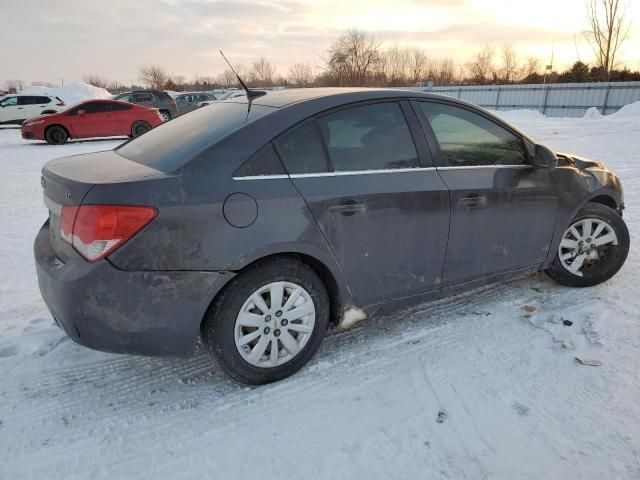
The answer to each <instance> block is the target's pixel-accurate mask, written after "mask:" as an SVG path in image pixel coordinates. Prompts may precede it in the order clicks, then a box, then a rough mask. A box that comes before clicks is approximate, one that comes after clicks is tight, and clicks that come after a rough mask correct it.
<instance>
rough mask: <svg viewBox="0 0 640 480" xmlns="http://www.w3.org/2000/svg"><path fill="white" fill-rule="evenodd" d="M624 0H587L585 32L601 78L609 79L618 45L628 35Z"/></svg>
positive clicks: (628, 22)
mask: <svg viewBox="0 0 640 480" xmlns="http://www.w3.org/2000/svg"><path fill="white" fill-rule="evenodd" d="M626 10H627V1H626V0H587V18H588V20H589V30H588V31H587V32H586V33H585V36H586V37H587V40H588V41H589V43H590V44H591V48H592V49H593V53H594V54H595V57H596V67H597V68H599V69H600V71H601V72H602V79H603V80H609V78H610V75H611V70H613V69H614V68H615V66H616V57H617V55H618V50H619V49H620V46H621V45H622V44H623V43H624V41H625V40H626V39H627V37H628V36H629V29H630V28H631V21H630V20H629V19H628V17H627V16H626Z"/></svg>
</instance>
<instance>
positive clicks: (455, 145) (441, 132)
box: [420, 102, 528, 167]
mask: <svg viewBox="0 0 640 480" xmlns="http://www.w3.org/2000/svg"><path fill="white" fill-rule="evenodd" d="M420 108H421V109H422V111H423V112H424V114H425V115H426V116H427V118H428V120H429V123H430V124H431V128H432V129H433V133H434V134H435V136H436V139H437V140H438V144H439V145H440V150H441V151H442V153H443V155H444V158H445V162H446V166H450V167H467V166H483V165H527V164H528V162H527V155H526V153H525V150H524V144H523V141H522V139H521V138H520V137H517V136H516V135H514V134H513V133H511V132H510V131H508V130H506V129H505V128H503V127H501V126H500V125H498V124H496V123H494V122H492V121H491V120H489V119H488V118H486V117H483V116H482V115H479V114H477V113H474V112H472V111H470V110H467V109H464V108H459V107H454V106H451V105H444V104H440V103H427V102H420Z"/></svg>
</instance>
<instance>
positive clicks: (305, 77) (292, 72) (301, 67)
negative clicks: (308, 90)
mask: <svg viewBox="0 0 640 480" xmlns="http://www.w3.org/2000/svg"><path fill="white" fill-rule="evenodd" d="M288 80H289V83H291V84H292V85H295V86H296V87H308V86H309V85H311V83H312V82H313V69H312V68H311V65H309V64H307V63H294V64H293V65H291V67H290V68H289V77H288Z"/></svg>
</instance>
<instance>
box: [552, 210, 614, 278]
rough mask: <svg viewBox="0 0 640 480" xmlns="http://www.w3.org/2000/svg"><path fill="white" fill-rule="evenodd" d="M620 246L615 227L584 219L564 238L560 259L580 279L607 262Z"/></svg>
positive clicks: (595, 220)
mask: <svg viewBox="0 0 640 480" xmlns="http://www.w3.org/2000/svg"><path fill="white" fill-rule="evenodd" d="M616 245H618V237H617V235H616V232H615V231H614V230H613V227H611V225H609V224H608V223H607V222H605V221H604V220H600V219H599V218H584V219H582V220H578V221H577V222H575V223H574V224H572V225H571V226H570V227H569V228H568V229H567V231H566V232H565V233H564V236H563V237H562V241H561V242H560V246H559V247H558V258H559V259H560V263H561V264H562V266H563V267H564V268H565V269H566V270H567V271H569V272H571V273H572V274H574V275H577V276H578V277H582V276H583V274H584V272H585V271H587V270H590V269H593V268H595V267H596V266H597V265H599V264H601V263H603V262H606V260H607V258H608V256H609V254H610V252H611V249H612V248H614V247H615V246H616Z"/></svg>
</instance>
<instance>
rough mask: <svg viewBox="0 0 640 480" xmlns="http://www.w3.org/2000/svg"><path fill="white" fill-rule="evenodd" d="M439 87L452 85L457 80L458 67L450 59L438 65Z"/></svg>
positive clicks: (443, 60) (441, 61)
mask: <svg viewBox="0 0 640 480" xmlns="http://www.w3.org/2000/svg"><path fill="white" fill-rule="evenodd" d="M436 80H437V82H438V85H451V84H453V82H454V81H455V80H456V65H455V63H453V60H452V59H450V58H445V59H442V60H440V62H439V63H438V76H437V78H436Z"/></svg>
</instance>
